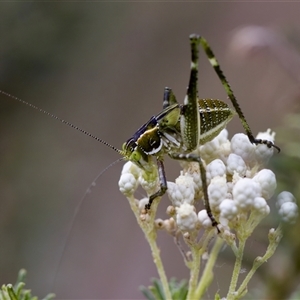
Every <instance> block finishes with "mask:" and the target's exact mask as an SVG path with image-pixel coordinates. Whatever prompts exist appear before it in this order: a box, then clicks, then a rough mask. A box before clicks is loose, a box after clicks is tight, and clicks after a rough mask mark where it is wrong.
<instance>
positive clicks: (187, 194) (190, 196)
mask: <svg viewBox="0 0 300 300" xmlns="http://www.w3.org/2000/svg"><path fill="white" fill-rule="evenodd" d="M167 193H168V195H169V198H170V200H171V202H172V204H173V205H174V206H180V205H181V204H182V203H183V202H185V203H189V204H191V203H193V202H194V198H195V189H194V181H193V178H192V177H191V176H189V175H188V174H186V175H180V176H179V177H178V178H177V179H176V183H173V182H168V190H167Z"/></svg>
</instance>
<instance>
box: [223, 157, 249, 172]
mask: <svg viewBox="0 0 300 300" xmlns="http://www.w3.org/2000/svg"><path fill="white" fill-rule="evenodd" d="M246 171H247V166H246V164H245V162H244V160H243V159H242V158H241V157H240V156H239V155H236V154H234V153H230V154H229V156H228V159H227V172H228V173H229V174H232V175H233V173H234V172H236V173H238V174H239V175H240V176H244V175H245V174H246Z"/></svg>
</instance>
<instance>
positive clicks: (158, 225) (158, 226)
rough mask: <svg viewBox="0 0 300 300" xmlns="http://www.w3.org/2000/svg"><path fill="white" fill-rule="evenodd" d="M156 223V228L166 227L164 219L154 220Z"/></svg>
mask: <svg viewBox="0 0 300 300" xmlns="http://www.w3.org/2000/svg"><path fill="white" fill-rule="evenodd" d="M154 225H155V228H156V229H164V228H165V223H164V220H162V219H156V220H155V221H154Z"/></svg>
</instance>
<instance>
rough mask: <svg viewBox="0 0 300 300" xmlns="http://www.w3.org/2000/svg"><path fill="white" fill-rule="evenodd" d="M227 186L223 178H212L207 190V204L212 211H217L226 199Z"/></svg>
mask: <svg viewBox="0 0 300 300" xmlns="http://www.w3.org/2000/svg"><path fill="white" fill-rule="evenodd" d="M227 191H228V186H227V182H226V178H225V177H220V176H217V177H214V178H213V179H212V180H211V182H210V184H209V186H208V189H207V192H208V198H209V204H210V206H211V208H212V209H214V210H215V209H217V210H218V206H219V205H220V203H221V202H222V201H223V200H224V199H225V198H226V195H227Z"/></svg>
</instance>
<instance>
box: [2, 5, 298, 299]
mask: <svg viewBox="0 0 300 300" xmlns="http://www.w3.org/2000/svg"><path fill="white" fill-rule="evenodd" d="M299 9H300V3H288V2H281V3H269V2H265V3H250V2H248V3H245V2H243V3H242V2H227V3H222V2H198V3H196V2H190V3H160V2H153V3H150V2H144V3H143V2H139V3H125V2H118V3H113V2H111V3H108V2H106V3H105V2H76V3H70V2H62V3H59V2H53V3H51V2H48V3H39V2H6V3H3V2H2V3H0V20H1V21H0V34H1V47H0V88H1V89H2V90H5V91H7V92H9V93H11V94H12V95H15V96H18V97H21V98H22V99H24V100H26V101H29V102H31V103H32V104H35V105H37V106H39V107H42V108H43V109H45V110H47V111H49V112H52V113H54V114H55V115H58V116H59V117H62V118H64V119H66V120H68V121H70V122H72V123H73V124H75V125H77V126H79V127H81V128H83V129H85V130H87V131H89V132H91V133H93V134H95V135H97V136H99V137H100V138H103V139H105V140H106V141H108V142H110V143H111V144H112V145H114V146H117V147H121V145H122V143H123V142H124V141H126V140H127V139H128V138H129V137H130V136H131V135H132V134H133V133H134V132H135V130H136V129H137V128H138V127H139V126H141V125H142V124H143V123H144V122H146V121H147V120H148V119H149V117H150V116H152V115H154V114H156V113H158V112H159V111H160V110H161V107H162V94H163V88H164V87H165V86H170V87H172V88H173V90H174V92H175V93H176V95H177V98H178V100H179V101H181V100H180V99H183V98H184V95H185V89H186V86H187V83H188V76H189V66H190V55H189V42H188V36H189V34H190V33H193V32H195V33H200V34H202V35H203V36H205V37H206V39H207V40H208V41H209V43H210V44H211V46H212V47H213V49H214V51H215V53H216V55H217V58H218V59H219V61H220V63H221V66H222V68H223V69H224V71H225V74H226V75H227V77H228V80H229V82H230V83H231V85H232V88H233V90H234V92H235V93H236V96H237V98H238V99H239V102H240V105H241V106H242V108H243V111H244V113H245V115H246V117H247V119H248V121H249V124H250V125H251V127H252V130H253V132H258V131H264V130H266V129H267V128H269V127H270V128H272V129H275V130H276V131H277V136H276V138H277V140H276V144H278V146H280V147H281V149H282V151H281V153H280V154H275V155H274V157H273V160H272V161H271V166H272V167H271V168H273V170H275V171H276V175H277V179H278V193H279V192H280V191H281V190H289V191H291V192H293V193H294V194H295V196H296V197H297V199H299V197H300V192H299V183H298V181H299V172H300V168H299V165H300V163H299V153H300V151H299V147H300V145H299V136H300V132H299V115H298V113H299V78H300V77H299V70H300V69H299V45H300V43H299V42H300V39H299V33H300V21H299ZM258 26H259V27H258ZM245 30H246V31H245ZM247 30H248V31H247ZM199 96H200V97H201V98H220V99H223V100H226V94H225V92H224V91H223V88H222V86H221V84H220V82H218V79H217V78H216V75H215V74H214V72H213V70H212V69H211V67H210V66H209V64H208V62H207V59H206V58H205V57H204V55H203V54H202V55H201V60H200V76H199ZM0 97H1V101H0V108H1V109H0V113H1V118H0V122H1V123H0V135H1V143H0V165H1V168H0V192H1V201H0V241H1V243H0V283H8V282H14V278H15V276H16V274H17V272H18V270H19V269H20V268H25V269H27V271H28V273H29V275H28V280H27V286H28V287H30V288H31V289H32V290H33V291H34V294H38V295H44V294H47V293H49V292H54V293H56V295H57V298H58V299H72V298H77V299H79V298H82V299H84V298H93V299H104V298H106V299H117V298H119V299H120V298H123V299H124V298H127V299H137V298H141V293H140V291H139V290H138V287H139V286H140V285H146V286H147V285H148V284H149V283H150V278H151V277H153V276H156V271H155V268H154V266H153V262H152V258H151V255H150V251H149V249H148V246H147V244H146V242H145V240H144V237H143V235H142V233H141V232H140V230H139V228H138V226H136V223H135V220H134V218H133V215H132V213H131V211H130V208H129V205H128V204H127V202H126V200H125V198H123V197H122V196H121V194H120V193H119V191H118V187H117V181H118V179H119V173H120V170H121V164H118V165H116V166H114V167H112V168H111V169H109V170H108V171H106V173H105V174H104V175H103V176H102V177H101V179H100V180H99V182H98V184H97V186H96V187H95V188H94V189H93V192H92V194H91V195H90V196H89V197H88V198H87V199H86V201H85V203H84V205H83V207H82V209H81V210H80V213H79V215H78V217H77V218H76V220H75V223H74V226H73V230H72V234H71V238H70V240H69V241H68V243H67V247H66V251H65V254H64V256H63V258H62V263H61V264H60V266H59V268H58V263H59V261H60V257H61V255H62V248H63V244H64V241H65V239H66V233H67V228H68V226H69V224H70V221H71V219H72V215H73V212H74V209H75V206H76V204H77V203H78V202H79V200H80V198H81V196H82V195H83V194H84V192H85V191H86V189H87V187H88V186H89V184H90V183H91V182H92V181H93V179H94V177H96V175H97V174H98V173H99V172H100V171H101V170H103V169H104V168H105V167H106V166H107V165H109V164H110V163H111V162H113V161H114V160H116V159H117V158H118V155H117V154H116V153H114V152H113V151H111V150H110V149H108V148H106V147H104V146H103V145H100V144H97V143H96V142H95V141H94V140H92V139H90V138H88V137H86V136H84V135H82V134H80V133H79V132H77V131H75V130H72V129H70V128H68V127H67V126H64V125H63V124H60V123H59V122H55V121H54V120H53V119H50V118H48V117H46V116H45V115H43V114H40V113H37V112H36V111H34V110H33V109H30V108H29V107H26V106H24V105H21V104H20V103H18V102H16V101H14V100H13V99H10V98H8V97H5V96H3V95H1V96H0ZM291 114H292V115H291ZM241 130H242V127H241V125H240V123H239V120H238V119H237V118H236V119H235V120H234V121H232V123H231V124H230V125H229V132H230V135H233V134H234V133H236V132H239V131H241ZM178 170H179V168H178V165H177V163H176V162H173V161H167V174H168V178H170V180H173V179H174V178H175V176H176V175H177V173H178ZM167 205H168V200H167V199H165V201H164V202H163V203H162V204H161V217H163V216H164V208H165V207H166V206H167ZM273 206H274V205H273ZM273 208H274V207H273ZM273 212H274V213H272V214H271V216H270V217H269V218H268V219H267V220H266V222H265V223H264V224H263V226H262V227H261V230H260V231H259V232H257V233H256V235H255V236H254V237H253V239H252V242H251V243H249V244H248V247H247V257H246V259H245V265H244V267H245V269H249V267H250V264H251V263H252V261H253V258H254V257H256V256H257V255H260V254H262V253H263V252H264V249H265V247H266V242H267V238H266V236H267V232H268V229H269V228H270V227H271V226H276V224H278V217H277V215H276V213H275V209H274V210H273ZM298 228H299V222H297V224H294V225H292V226H291V225H289V226H286V227H285V237H284V239H283V241H282V244H281V247H280V249H278V251H277V253H276V255H275V256H274V257H273V258H272V259H271V260H270V261H269V262H268V264H267V265H264V266H263V267H262V268H261V269H260V271H259V272H258V274H257V276H256V278H255V280H253V281H252V282H251V285H250V287H249V289H250V290H251V289H252V292H253V290H254V292H253V293H254V294H252V296H251V297H252V298H253V295H256V296H257V297H258V296H259V297H262V298H265V299H267V298H269V299H284V298H285V299H286V298H288V297H290V295H291V293H293V292H294V291H295V290H296V289H297V284H298V282H299V269H300V261H299V255H298V253H299V241H300V237H299V234H298ZM159 239H160V244H161V251H162V256H163V259H164V261H165V262H166V266H167V267H166V269H167V273H168V275H169V277H173V276H175V277H177V278H179V279H183V278H186V277H187V269H186V268H185V266H184V264H183V262H182V259H181V256H180V253H179V252H178V251H177V249H176V247H175V246H174V244H173V240H172V238H171V237H169V236H167V235H166V234H164V233H161V234H160V236H159ZM57 268H58V271H57ZM231 270H232V254H231V252H230V251H229V250H228V249H224V251H223V252H222V255H221V258H220V260H219V263H218V268H217V269H216V270H215V279H216V280H215V282H214V285H213V286H212V287H211V289H210V290H209V291H208V293H207V298H211V297H213V295H214V294H215V292H216V291H217V290H218V291H219V293H220V294H221V295H222V290H223V289H225V288H224V287H226V285H227V284H228V282H229V278H228V274H231ZM225 291H226V289H225ZM261 295H263V296H261Z"/></svg>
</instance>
